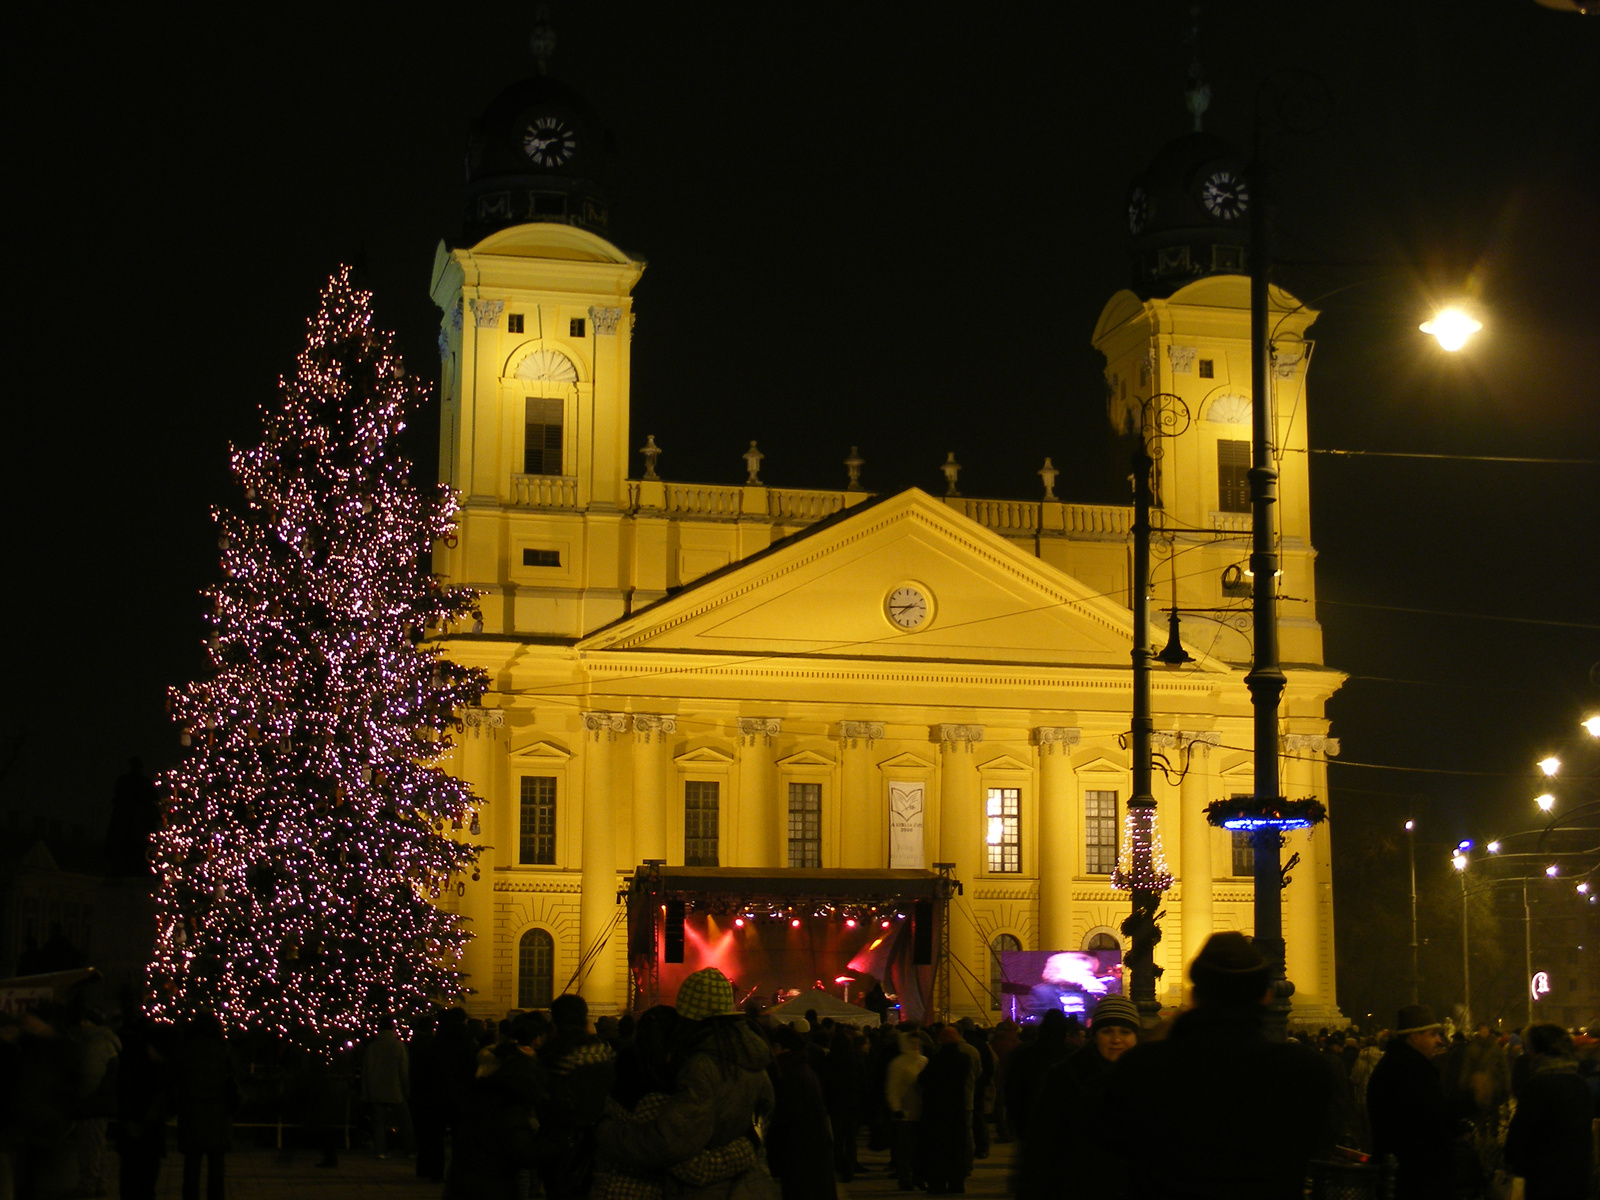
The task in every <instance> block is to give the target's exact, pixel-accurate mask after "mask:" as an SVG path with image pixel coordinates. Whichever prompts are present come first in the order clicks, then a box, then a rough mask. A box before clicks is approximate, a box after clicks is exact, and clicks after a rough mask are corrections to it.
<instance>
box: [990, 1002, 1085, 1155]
mask: <svg viewBox="0 0 1600 1200" xmlns="http://www.w3.org/2000/svg"><path fill="white" fill-rule="evenodd" d="M1070 1032H1071V1022H1069V1021H1068V1019H1067V1014H1066V1013H1064V1012H1062V1011H1060V1010H1059V1009H1051V1010H1050V1011H1049V1012H1046V1013H1045V1014H1044V1016H1043V1017H1042V1018H1041V1019H1040V1021H1039V1026H1038V1032H1037V1033H1036V1034H1035V1036H1034V1038H1033V1040H1032V1041H1025V1042H1021V1043H1019V1044H1018V1046H1017V1048H1016V1049H1015V1050H1013V1051H1012V1052H1011V1054H1010V1056H1009V1057H1008V1058H1007V1059H1006V1083H1005V1087H1006V1118H1007V1120H1008V1121H1009V1122H1010V1124H1011V1129H1012V1132H1013V1134H1014V1135H1015V1136H1016V1137H1018V1138H1023V1137H1026V1136H1027V1134H1028V1118H1029V1115H1030V1114H1031V1113H1032V1111H1033V1098H1034V1096H1035V1095H1037V1094H1038V1091H1039V1086H1040V1084H1042V1083H1043V1082H1044V1077H1045V1075H1046V1074H1048V1073H1049V1071H1050V1068H1051V1067H1053V1066H1055V1065H1056V1064H1057V1063H1059V1062H1061V1061H1062V1060H1064V1059H1065V1058H1066V1057H1067V1055H1068V1054H1070V1053H1071V1052H1072V1046H1071V1045H1070V1044H1069V1043H1068V1041H1067V1035H1068V1033H1070Z"/></svg>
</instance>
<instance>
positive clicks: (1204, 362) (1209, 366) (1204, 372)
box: [1200, 358, 1217, 379]
mask: <svg viewBox="0 0 1600 1200" xmlns="http://www.w3.org/2000/svg"><path fill="white" fill-rule="evenodd" d="M1216 377H1217V364H1216V360H1215V359H1211V358H1202V359H1201V360H1200V378H1201V379H1215V378H1216Z"/></svg>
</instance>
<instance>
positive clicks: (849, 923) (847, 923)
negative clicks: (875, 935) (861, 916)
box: [844, 917, 856, 929]
mask: <svg viewBox="0 0 1600 1200" xmlns="http://www.w3.org/2000/svg"><path fill="white" fill-rule="evenodd" d="M844 927H845V928H846V929H854V928H855V927H856V919H855V918H854V917H846V918H845V919H844Z"/></svg>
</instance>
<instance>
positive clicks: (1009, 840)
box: [984, 788, 1022, 874]
mask: <svg viewBox="0 0 1600 1200" xmlns="http://www.w3.org/2000/svg"><path fill="white" fill-rule="evenodd" d="M1021 809H1022V791H1021V789H1020V788H990V789H989V801H988V805H987V807H986V809H985V812H984V815H985V817H987V819H988V830H987V832H986V833H985V835H984V841H985V842H987V843H988V846H989V870H991V871H997V872H1001V873H1004V874H1015V873H1017V872H1020V871H1021V870H1022V814H1021Z"/></svg>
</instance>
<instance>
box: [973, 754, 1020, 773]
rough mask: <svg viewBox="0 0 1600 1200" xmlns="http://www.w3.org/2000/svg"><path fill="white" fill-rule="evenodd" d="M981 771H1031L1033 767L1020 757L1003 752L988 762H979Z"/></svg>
mask: <svg viewBox="0 0 1600 1200" xmlns="http://www.w3.org/2000/svg"><path fill="white" fill-rule="evenodd" d="M978 770H980V771H1031V770H1033V767H1032V766H1031V765H1030V764H1028V763H1025V762H1023V761H1022V760H1021V759H1019V758H1012V757H1011V755H1009V754H1002V755H999V756H998V757H996V758H991V759H989V760H988V761H987V762H981V763H979V764H978Z"/></svg>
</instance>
